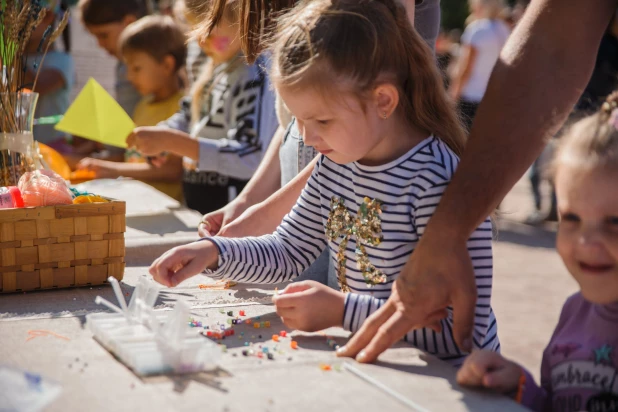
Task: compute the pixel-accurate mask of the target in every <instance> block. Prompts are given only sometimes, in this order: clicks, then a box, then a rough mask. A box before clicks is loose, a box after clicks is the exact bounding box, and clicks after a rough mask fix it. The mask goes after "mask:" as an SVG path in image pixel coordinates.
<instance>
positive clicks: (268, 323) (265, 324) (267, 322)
mask: <svg viewBox="0 0 618 412" xmlns="http://www.w3.org/2000/svg"><path fill="white" fill-rule="evenodd" d="M264 326H266V327H267V328H270V321H269V320H267V321H266V322H264Z"/></svg>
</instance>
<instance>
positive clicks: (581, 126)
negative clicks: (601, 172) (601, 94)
mask: <svg viewBox="0 0 618 412" xmlns="http://www.w3.org/2000/svg"><path fill="white" fill-rule="evenodd" d="M617 128H618V91H614V92H613V93H612V94H610V95H609V96H608V97H607V99H606V100H605V103H603V105H602V106H601V109H600V110H599V111H598V112H597V113H595V114H593V115H590V116H588V117H585V118H583V119H581V120H580V121H578V122H576V123H574V124H573V125H572V126H571V127H570V128H569V129H568V130H567V131H566V132H565V134H564V135H563V136H562V139H561V141H560V143H559V145H558V150H557V152H556V155H555V157H554V160H553V162H552V170H551V171H552V173H553V174H555V173H556V171H557V169H558V167H560V165H563V164H569V165H575V166H580V167H587V168H592V167H615V168H617V169H618V130H617Z"/></svg>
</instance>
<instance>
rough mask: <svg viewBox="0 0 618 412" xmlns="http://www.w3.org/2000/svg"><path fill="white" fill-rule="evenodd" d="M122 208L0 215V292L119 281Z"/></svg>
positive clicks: (49, 208)
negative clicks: (110, 280) (112, 280)
mask: <svg viewBox="0 0 618 412" xmlns="http://www.w3.org/2000/svg"><path fill="white" fill-rule="evenodd" d="M125 211H126V205H125V202H120V201H111V202H109V203H88V204H75V205H63V206H46V207H33V208H25V209H1V210H0V292H1V293H10V292H25V291H32V290H40V289H52V288H67V287H73V286H87V285H100V284H103V283H106V279H107V278H108V277H109V276H113V277H115V278H116V279H118V280H121V279H122V276H123V273H124V267H125V259H124V258H125V246H124V232H125V230H126V224H125Z"/></svg>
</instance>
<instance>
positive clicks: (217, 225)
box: [197, 197, 253, 237]
mask: <svg viewBox="0 0 618 412" xmlns="http://www.w3.org/2000/svg"><path fill="white" fill-rule="evenodd" d="M247 206H248V205H247V203H245V202H243V201H241V200H240V198H238V197H237V198H236V199H234V200H232V201H231V202H230V203H228V204H227V205H226V206H224V207H222V208H221V209H219V210H215V211H214V212H210V213H207V214H205V215H204V216H203V217H202V220H201V222H200V224H199V225H198V227H197V233H198V234H199V235H200V236H201V237H207V236H223V237H245V236H252V235H253V234H252V233H251V232H243V231H242V230H241V231H236V232H234V233H224V232H222V230H221V229H223V228H224V227H226V226H227V225H228V223H231V222H233V221H234V220H236V219H237V218H238V217H239V216H240V215H241V214H242V213H243V212H244V211H245V210H246V209H247Z"/></svg>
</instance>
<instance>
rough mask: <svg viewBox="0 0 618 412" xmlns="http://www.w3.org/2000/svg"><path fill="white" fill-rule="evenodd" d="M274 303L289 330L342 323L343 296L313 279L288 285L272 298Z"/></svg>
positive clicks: (304, 329)
mask: <svg viewBox="0 0 618 412" xmlns="http://www.w3.org/2000/svg"><path fill="white" fill-rule="evenodd" d="M273 303H274V304H275V306H276V308H277V315H279V316H280V317H281V320H282V321H283V323H284V324H285V326H287V327H288V328H291V329H298V330H302V331H305V332H315V331H318V330H322V329H326V328H330V327H333V326H341V325H343V309H344V305H345V295H344V294H343V293H341V292H338V291H336V290H333V289H331V288H329V287H328V286H325V285H323V284H321V283H318V282H314V281H312V280H307V281H303V282H298V283H292V284H290V285H288V286H287V287H286V288H285V289H284V290H283V291H281V292H280V293H279V294H278V295H275V296H274V297H273Z"/></svg>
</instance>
